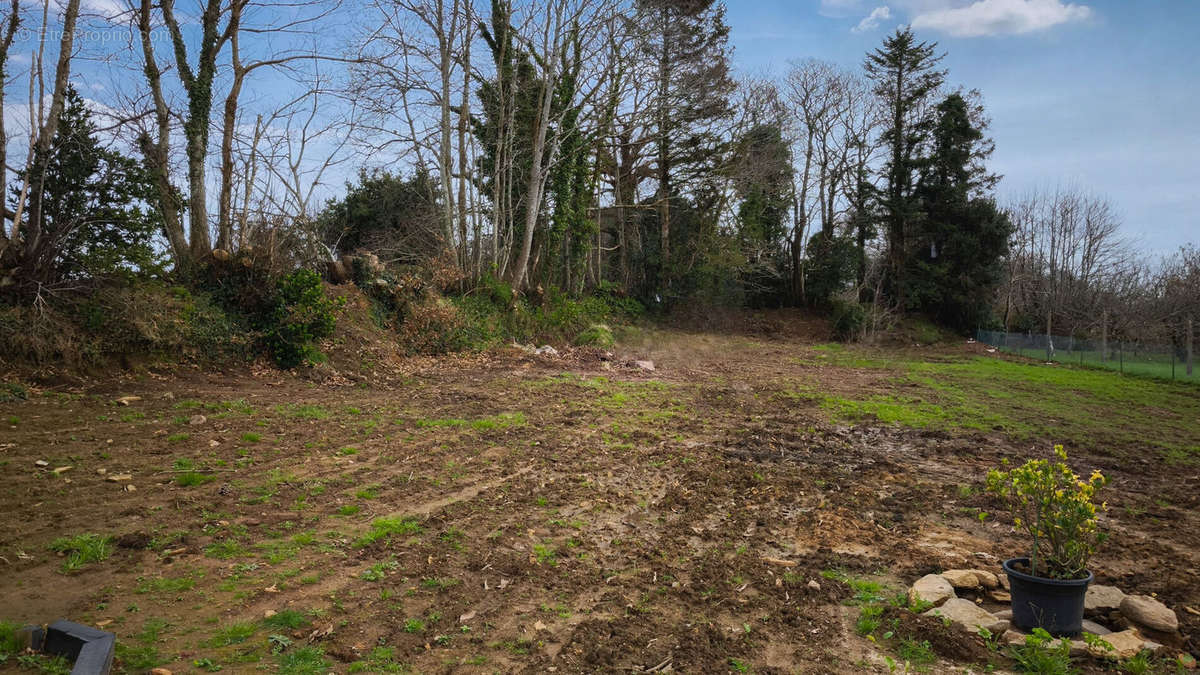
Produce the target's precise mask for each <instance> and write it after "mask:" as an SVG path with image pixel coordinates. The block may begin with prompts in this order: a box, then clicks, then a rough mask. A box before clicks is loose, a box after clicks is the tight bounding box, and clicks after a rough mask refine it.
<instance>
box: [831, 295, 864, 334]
mask: <svg viewBox="0 0 1200 675" xmlns="http://www.w3.org/2000/svg"><path fill="white" fill-rule="evenodd" d="M829 318H830V321H832V323H833V337H834V338H835V339H837V340H842V341H847V340H853V339H854V338H855V336H857V335H858V334H859V333H860V332H861V331H862V328H863V324H864V323H865V322H866V320H867V310H866V309H865V308H864V307H863V306H862V305H861V304H860V303H857V302H848V301H846V300H842V299H840V298H835V299H834V300H833V308H832V312H831V313H830V317H829Z"/></svg>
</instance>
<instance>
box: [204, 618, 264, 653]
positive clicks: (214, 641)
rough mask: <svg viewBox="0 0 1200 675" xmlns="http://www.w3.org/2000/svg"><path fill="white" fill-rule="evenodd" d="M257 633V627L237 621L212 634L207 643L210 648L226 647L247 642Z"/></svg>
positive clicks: (246, 622)
mask: <svg viewBox="0 0 1200 675" xmlns="http://www.w3.org/2000/svg"><path fill="white" fill-rule="evenodd" d="M257 632H258V626H255V625H254V624H252V623H250V622H248V621H239V622H237V623H231V624H229V625H228V626H226V627H224V628H222V629H220V630H218V631H217V632H216V633H213V636H212V638H211V639H210V640H209V641H208V646H210V647H228V646H229V645H236V644H241V643H243V642H245V641H246V640H249V639H250V638H252V637H254V634H255V633H257Z"/></svg>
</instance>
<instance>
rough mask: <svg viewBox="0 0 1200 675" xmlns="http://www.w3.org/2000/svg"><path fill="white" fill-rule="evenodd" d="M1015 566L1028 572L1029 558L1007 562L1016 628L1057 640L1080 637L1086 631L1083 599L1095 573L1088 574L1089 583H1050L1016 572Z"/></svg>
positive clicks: (1055, 580)
mask: <svg viewBox="0 0 1200 675" xmlns="http://www.w3.org/2000/svg"><path fill="white" fill-rule="evenodd" d="M1014 564H1023V565H1024V566H1025V567H1026V568H1027V569H1028V568H1029V558H1009V559H1008V560H1005V561H1004V573H1005V574H1007V575H1008V585H1009V592H1010V593H1011V594H1012V612H1013V616H1012V622H1013V625H1015V626H1016V627H1017V628H1020V629H1022V630H1026V631H1030V630H1033V629H1034V628H1042V629H1045V631H1046V632H1047V633H1050V634H1051V635H1053V636H1054V637H1075V636H1077V635H1079V633H1080V632H1082V631H1083V598H1084V596H1086V595H1087V587H1088V584H1090V583H1092V579H1094V578H1095V577H1094V576H1093V575H1092V573H1091V572H1088V575H1087V578H1086V579H1069V580H1067V579H1046V578H1044V577H1035V576H1033V575H1032V574H1026V573H1024V572H1021V571H1019V570H1017V569H1014V568H1013V565H1014Z"/></svg>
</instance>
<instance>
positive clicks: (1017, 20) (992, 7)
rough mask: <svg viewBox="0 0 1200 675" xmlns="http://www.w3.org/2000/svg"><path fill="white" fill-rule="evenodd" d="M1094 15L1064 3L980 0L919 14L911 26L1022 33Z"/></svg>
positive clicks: (972, 33) (965, 33) (958, 32)
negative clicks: (963, 5) (961, 5)
mask: <svg viewBox="0 0 1200 675" xmlns="http://www.w3.org/2000/svg"><path fill="white" fill-rule="evenodd" d="M1091 15H1092V10H1091V8H1090V7H1087V6H1086V5H1077V4H1074V3H1064V2H1063V1H1062V0H977V1H976V2H974V3H972V4H970V5H967V6H965V7H950V8H945V9H937V10H932V11H928V12H925V13H920V14H917V15H916V16H915V17H913V20H912V26H913V28H916V29H927V30H935V31H939V32H942V33H947V34H949V35H952V36H954V37H980V36H984V35H1000V34H1005V33H1010V34H1020V33H1031V32H1034V31H1039V30H1045V29H1047V28H1051V27H1054V26H1058V25H1060V24H1065V23H1071V22H1074V21H1083V20H1085V19H1087V18H1089V17H1090V16H1091Z"/></svg>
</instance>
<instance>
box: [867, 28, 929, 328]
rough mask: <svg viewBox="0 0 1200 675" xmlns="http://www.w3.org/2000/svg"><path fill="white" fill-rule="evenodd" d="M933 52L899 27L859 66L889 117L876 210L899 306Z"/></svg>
mask: <svg viewBox="0 0 1200 675" xmlns="http://www.w3.org/2000/svg"><path fill="white" fill-rule="evenodd" d="M936 49H937V43H932V44H931V43H926V42H918V41H917V39H916V37H915V36H914V35H913V33H912V30H911V29H909V28H908V27H904V28H901V29H897V30H896V33H895V34H894V35H891V36H890V37H888V38H886V39H885V40H884V41H883V47H882V48H880V49H876V50H875V51H873V52H871V53H869V54H867V60H866V63H865V64H864V68H865V69H866V73H867V76H868V77H869V78H871V80H873V81H874V83H875V94H876V96H878V97H879V98H880V99H881V100H882V101H883V102H884V104H885V110H886V111H887V113H888V125H887V127H886V128H885V129H884V131H883V135H882V140H883V142H884V144H885V145H887V147H888V150H889V153H888V160H887V163H886V166H885V167H884V173H885V181H884V186H883V188H882V192H881V194H880V196H879V206H880V209H881V210H882V215H883V217H884V221H885V223H886V232H885V234H886V236H887V262H888V265H887V267H888V273H889V274H890V277H891V278H890V283H889V284H888V290H889V291H890V292H891V294H892V295H893V298H894V299H895V300H896V301H897V302H899V303H900V304H901V305H903V304H904V296H905V291H906V289H905V279H904V271H905V260H906V258H907V255H908V248H907V246H908V242H907V235H908V233H909V230H910V229H911V228H912V227H913V225H914V223H915V222H916V221H917V220H918V219H919V218H920V217H921V210H920V203H919V202H918V200H917V197H916V195H915V190H916V177H917V172H918V170H919V169H920V167H921V162H922V157H921V153H922V150H923V148H924V146H925V144H926V141H927V139H928V135H929V130H930V128H931V126H932V124H933V119H932V117H931V116H930V114H929V112H928V110H927V109H928V107H929V103H930V99H931V98H932V97H933V96H934V95H936V93H937V91H938V89H939V88H940V87H941V86H942V82H943V81H944V80H945V76H946V73H945V71H944V70H938V69H937V65H938V63H939V62H940V61H941V59H942V56H940V55H935V50H936Z"/></svg>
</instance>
